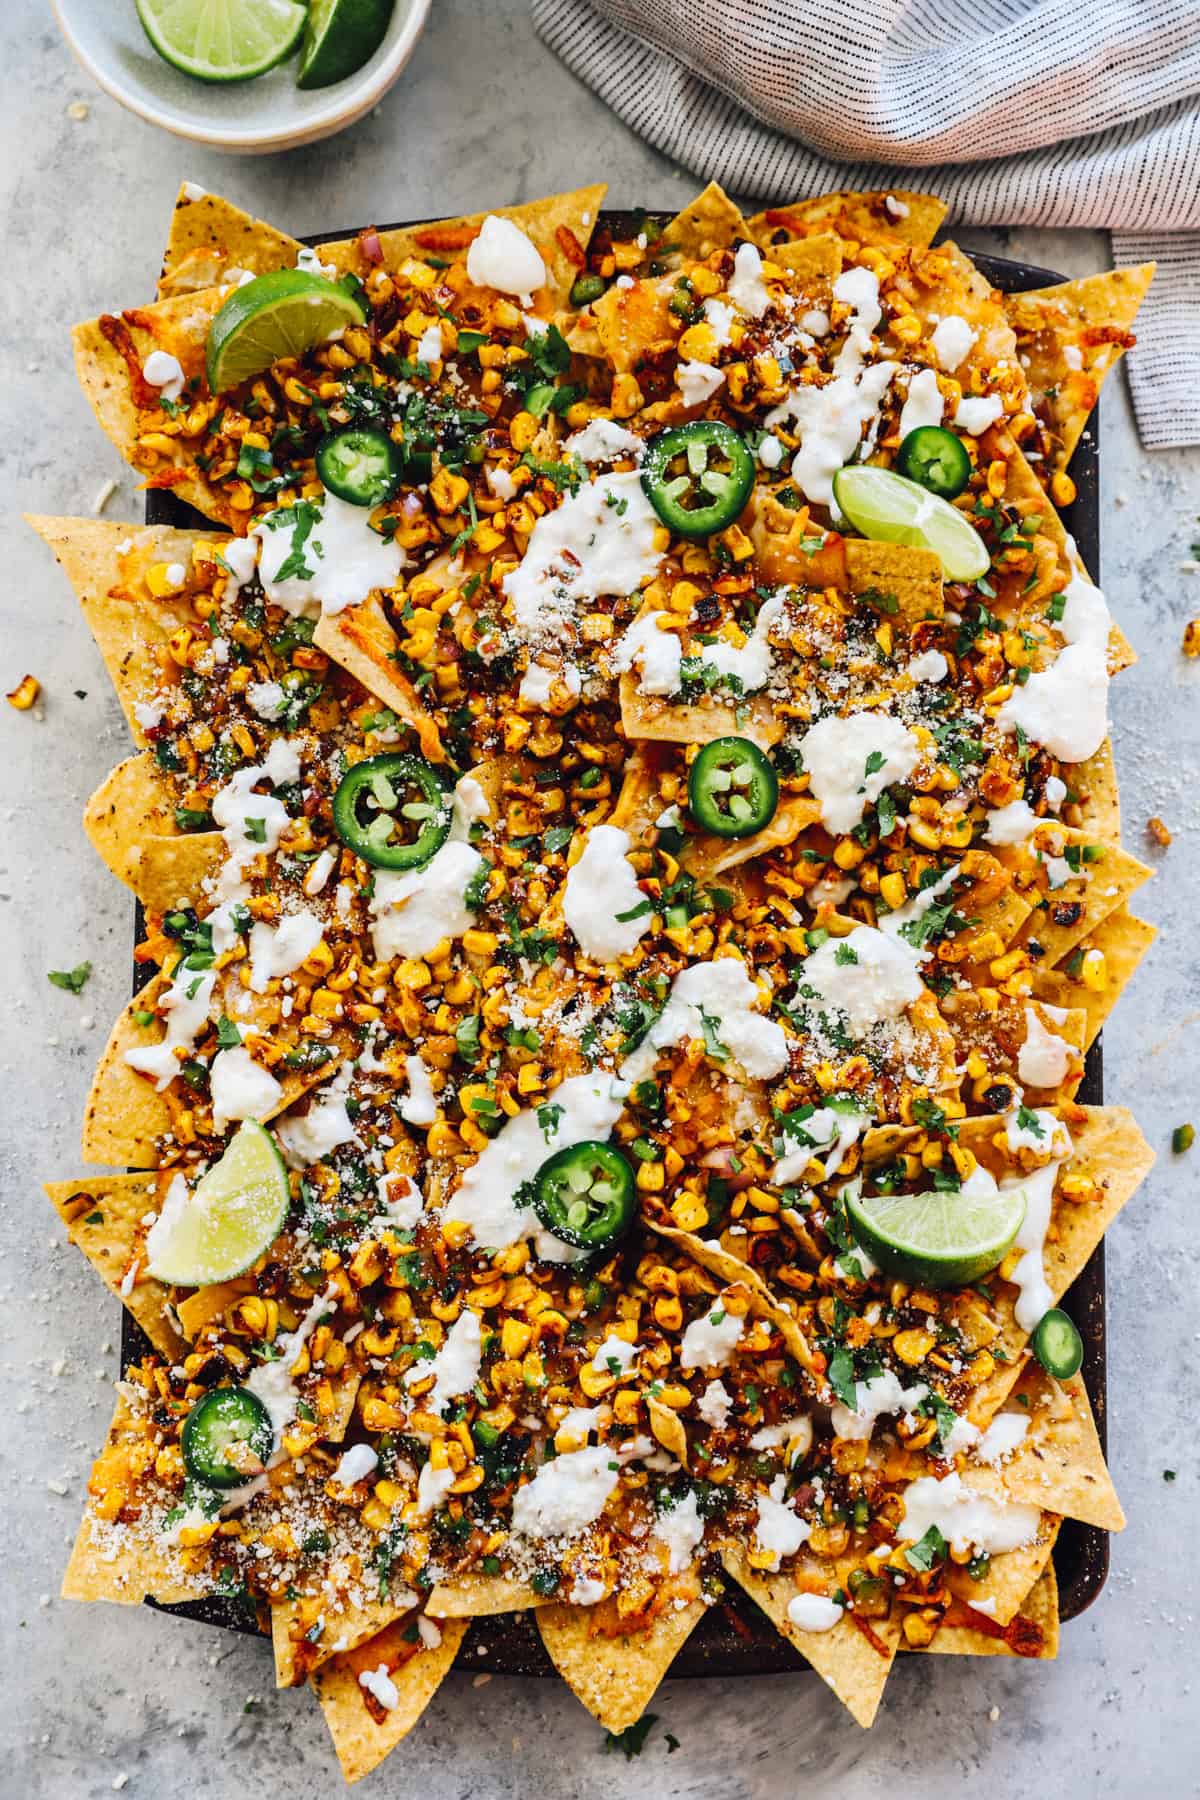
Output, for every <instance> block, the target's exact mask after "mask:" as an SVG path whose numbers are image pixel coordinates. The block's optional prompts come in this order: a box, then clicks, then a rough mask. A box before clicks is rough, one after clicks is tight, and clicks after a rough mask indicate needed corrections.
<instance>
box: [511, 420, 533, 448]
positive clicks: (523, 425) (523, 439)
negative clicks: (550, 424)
mask: <svg viewBox="0 0 1200 1800" xmlns="http://www.w3.org/2000/svg"><path fill="white" fill-rule="evenodd" d="M539 429H540V427H539V425H538V422H537V420H536V419H535V418H534V416H533V414H532V413H528V412H519V413H514V414H513V418H512V423H511V424H510V425H509V428H508V441H509V443H510V444H511V445H512V447H513V449H514V450H528V449H529V446H530V445H531V444H532V443H533V440H534V438H535V437H536V436H537V434H538V431H539Z"/></svg>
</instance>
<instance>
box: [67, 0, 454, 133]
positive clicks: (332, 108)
mask: <svg viewBox="0 0 1200 1800" xmlns="http://www.w3.org/2000/svg"><path fill="white" fill-rule="evenodd" d="M50 4H51V9H52V11H53V13H54V18H55V21H56V23H57V25H58V28H59V30H60V31H61V32H62V35H63V37H64V38H65V40H66V43H67V47H68V49H69V50H70V51H71V53H72V55H73V56H74V57H75V59H76V61H77V62H78V63H79V64H80V65H81V66H82V67H83V68H84V69H85V70H86V72H87V73H88V74H89V75H90V76H91V77H92V80H93V81H94V82H95V83H96V84H97V86H98V87H100V88H101V89H102V90H103V91H104V92H105V93H106V94H107V95H108V96H109V97H110V99H113V100H116V101H117V102H118V104H119V105H121V106H124V107H126V108H127V109H128V111H130V112H132V113H136V114H137V116H138V118H140V119H144V120H145V121H146V122H147V124H150V125H157V126H159V128H160V129H161V130H163V131H169V132H171V133H173V135H174V136H175V137H180V138H187V139H189V140H190V141H191V142H192V143H194V144H211V145H215V146H219V147H221V148H224V149H228V150H237V149H250V148H253V149H258V150H269V149H272V148H278V149H286V148H287V147H288V146H289V144H294V143H296V142H297V141H299V140H301V139H304V138H307V137H309V136H310V135H311V134H314V133H324V134H328V132H329V131H331V130H333V129H336V128H337V127H338V126H339V125H351V124H353V123H354V122H355V121H356V120H358V119H360V118H361V117H362V115H363V114H364V113H365V112H366V111H368V110H369V108H370V107H371V106H373V105H374V103H375V101H376V100H378V99H380V98H381V96H382V95H383V94H384V93H385V92H386V91H387V89H388V88H389V87H390V86H391V84H392V82H393V81H394V80H395V79H396V77H397V76H398V75H399V74H400V72H401V70H402V69H403V67H404V65H405V63H406V62H407V61H408V59H409V57H410V56H411V55H412V52H413V49H414V47H415V45H416V42H417V39H418V38H419V37H420V35H421V33H422V31H423V30H424V29H425V24H426V21H427V19H428V17H429V8H430V5H431V0H409V15H408V20H407V23H406V24H405V25H404V27H403V29H402V31H401V33H400V36H399V37H398V38H397V39H396V41H395V43H394V44H393V45H392V47H391V49H390V50H389V51H388V53H387V55H386V56H385V57H383V59H382V60H381V61H380V62H379V63H378V64H377V65H376V66H374V67H372V64H371V63H370V62H368V63H367V64H366V65H365V68H364V70H363V71H361V73H362V74H363V75H364V81H363V83H362V85H361V86H356V87H355V88H354V89H353V90H352V91H351V92H349V93H347V94H344V95H343V96H342V98H341V99H340V100H338V101H336V102H332V103H330V104H328V105H326V106H325V107H324V108H319V109H315V110H314V111H313V112H312V113H310V114H309V115H308V116H307V117H305V118H303V119H293V120H292V122H291V123H290V124H288V125H280V126H277V127H275V128H273V129H265V128H264V129H260V130H257V131H255V130H252V129H251V130H247V129H246V128H245V127H244V126H235V127H228V128H226V127H220V126H212V127H203V128H200V127H196V126H192V125H187V124H184V123H183V122H182V121H180V120H179V119H178V118H177V117H175V116H174V115H173V114H172V113H170V112H169V111H164V110H163V109H162V108H160V107H158V106H155V105H154V104H152V103H151V102H148V101H146V100H145V99H143V98H142V97H141V96H140V95H137V94H134V93H133V92H131V91H130V90H129V89H128V88H126V87H123V86H122V85H121V83H120V82H119V81H117V80H115V79H114V77H113V76H112V75H111V74H110V73H108V72H107V71H106V70H104V69H103V68H101V67H100V66H99V64H97V62H96V61H95V60H94V58H93V57H92V56H90V55H89V54H88V52H87V51H86V50H85V49H84V47H83V45H82V44H81V43H80V41H79V38H78V37H77V35H76V33H75V31H74V29H73V28H72V26H71V23H70V21H69V19H68V18H67V17H66V16H65V13H64V11H63V5H62V0H50Z"/></svg>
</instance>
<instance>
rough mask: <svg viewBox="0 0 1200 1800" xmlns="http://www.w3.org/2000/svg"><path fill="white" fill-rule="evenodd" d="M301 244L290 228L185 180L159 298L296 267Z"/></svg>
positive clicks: (161, 277)
mask: <svg viewBox="0 0 1200 1800" xmlns="http://www.w3.org/2000/svg"><path fill="white" fill-rule="evenodd" d="M189 189H192V190H193V192H192V193H189V191H188V190H189ZM301 248H302V246H301V244H300V242H299V240H298V239H297V238H294V237H289V236H288V234H287V232H286V231H277V230H276V229H275V227H274V225H268V224H267V223H266V221H265V220H263V219H254V218H251V216H250V214H249V213H248V212H243V211H242V209H241V207H240V206H235V205H234V204H233V202H232V200H224V199H222V197H221V196H220V194H206V193H204V192H203V191H201V190H197V189H195V188H194V184H193V183H192V182H190V181H185V182H184V183H183V185H182V187H181V188H180V190H179V194H178V196H177V198H176V201H175V211H174V212H173V213H172V215H171V233H170V236H169V237H168V239H167V248H166V251H165V253H164V255H163V266H162V274H161V276H160V277H159V282H158V297H159V299H160V300H166V299H168V298H170V297H171V296H172V295H175V294H194V293H197V292H198V291H199V290H200V289H201V288H208V287H215V286H216V285H217V284H218V283H219V282H228V281H236V280H237V278H238V275H239V274H240V273H244V272H249V273H250V274H251V275H267V274H269V273H270V272H271V270H272V269H294V268H295V266H296V258H297V257H298V256H299V254H300V251H301Z"/></svg>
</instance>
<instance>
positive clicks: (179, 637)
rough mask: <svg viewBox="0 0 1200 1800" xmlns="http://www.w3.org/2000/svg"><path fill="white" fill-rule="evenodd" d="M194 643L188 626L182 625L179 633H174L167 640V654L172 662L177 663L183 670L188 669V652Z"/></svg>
mask: <svg viewBox="0 0 1200 1800" xmlns="http://www.w3.org/2000/svg"><path fill="white" fill-rule="evenodd" d="M192 642H193V637H192V633H191V631H190V630H189V628H188V627H187V626H186V625H181V626H180V627H179V629H178V631H173V632H172V633H171V635H170V637H169V638H168V639H167V653H168V655H169V656H170V658H171V660H172V662H174V663H177V664H178V665H179V667H180V668H181V669H186V668H187V666H188V652H189V650H190V649H191V647H192Z"/></svg>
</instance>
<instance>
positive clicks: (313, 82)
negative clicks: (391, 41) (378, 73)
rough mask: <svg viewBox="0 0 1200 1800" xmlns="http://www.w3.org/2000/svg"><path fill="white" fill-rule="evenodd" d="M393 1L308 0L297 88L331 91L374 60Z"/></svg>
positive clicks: (388, 22)
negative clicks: (335, 84) (337, 84)
mask: <svg viewBox="0 0 1200 1800" xmlns="http://www.w3.org/2000/svg"><path fill="white" fill-rule="evenodd" d="M394 4H395V0H309V8H308V25H307V27H306V28H305V32H304V49H303V51H302V52H301V55H300V73H299V74H298V75H297V77H296V86H297V87H302V88H323V87H332V86H333V84H334V82H335V81H344V80H345V79H346V77H347V75H353V74H354V73H355V71H356V70H358V69H361V68H362V66H363V64H364V63H365V62H369V61H370V59H371V57H373V56H374V54H375V52H376V51H377V50H378V48H379V46H380V44H382V42H383V39H384V35H385V34H386V32H387V28H388V26H389V24H390V23H391V18H392V10H393V7H394Z"/></svg>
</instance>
